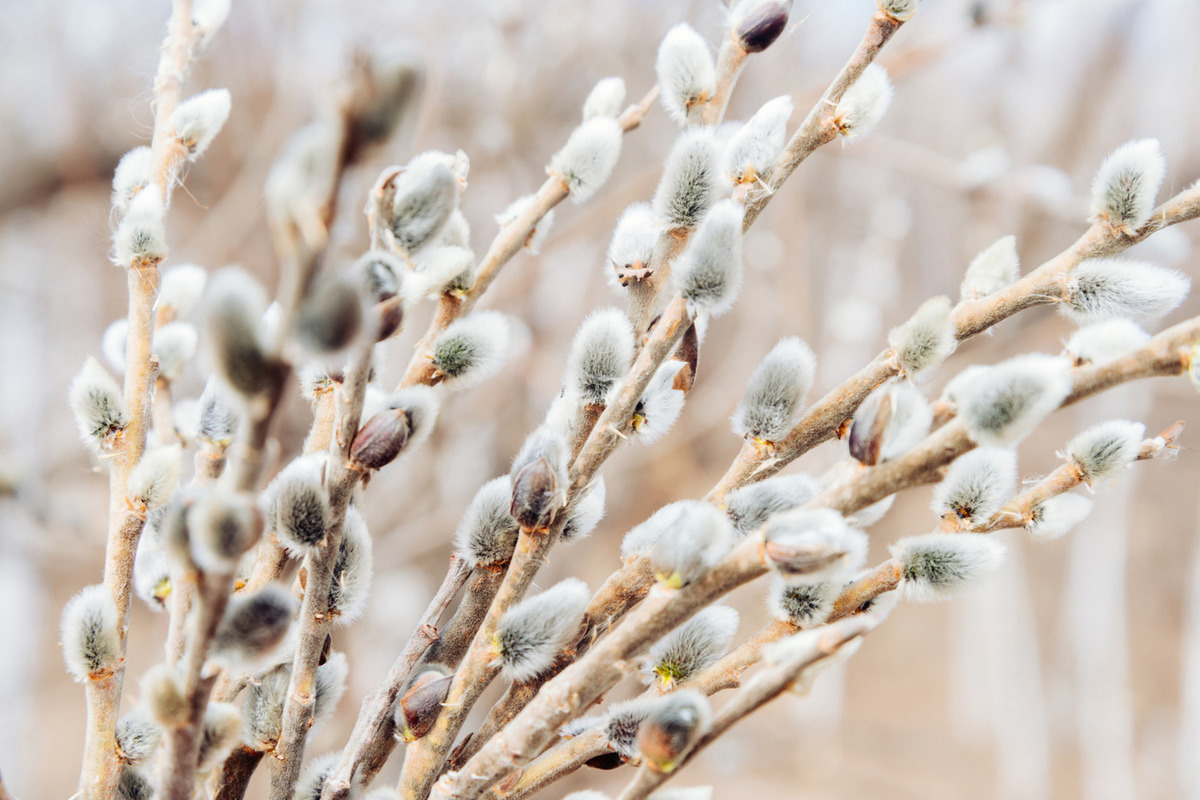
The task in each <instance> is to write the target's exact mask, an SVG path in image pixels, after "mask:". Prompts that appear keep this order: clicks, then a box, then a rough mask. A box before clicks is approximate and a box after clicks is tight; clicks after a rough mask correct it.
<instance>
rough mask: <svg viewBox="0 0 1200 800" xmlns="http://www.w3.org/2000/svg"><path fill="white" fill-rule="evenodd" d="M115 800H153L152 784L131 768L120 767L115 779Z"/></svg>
mask: <svg viewBox="0 0 1200 800" xmlns="http://www.w3.org/2000/svg"><path fill="white" fill-rule="evenodd" d="M116 800H154V784H153V783H151V782H150V779H149V778H147V777H146V776H145V774H143V773H142V771H141V770H138V769H134V768H133V767H122V768H121V774H120V776H119V777H118V778H117V793H116Z"/></svg>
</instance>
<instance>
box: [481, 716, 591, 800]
mask: <svg viewBox="0 0 1200 800" xmlns="http://www.w3.org/2000/svg"><path fill="white" fill-rule="evenodd" d="M611 752H612V748H611V747H609V745H608V740H607V739H606V738H605V736H604V732H603V731H602V730H600V728H599V727H596V728H590V729H588V730H586V731H584V732H583V733H581V734H579V735H578V736H575V737H574V738H571V739H568V740H566V741H565V742H559V743H558V744H556V745H555V746H554V747H552V748H550V749H549V750H547V751H546V752H544V753H542V754H541V755H540V756H538V757H537V758H536V759H534V760H533V761H532V762H530V764H529V766H527V767H525V769H523V770H522V771H521V773H520V778H518V779H517V781H516V782H515V783H514V784H513V785H512V787H511V788H509V787H508V786H507V785H506V786H504V787H503V791H501V787H494V788H493V789H492V790H491V792H489V793H488V797H489V799H490V800H524V798H526V797H529V796H531V795H533V794H536V793H538V792H540V791H541V790H542V789H545V788H546V787H547V786H549V785H550V784H552V783H554V782H555V781H559V780H562V779H563V778H565V777H566V776H567V775H570V774H571V773H572V772H575V771H576V770H577V769H579V768H580V767H582V766H584V765H585V764H586V763H587V762H589V761H591V760H592V759H593V758H595V757H596V756H602V755H604V754H605V753H611Z"/></svg>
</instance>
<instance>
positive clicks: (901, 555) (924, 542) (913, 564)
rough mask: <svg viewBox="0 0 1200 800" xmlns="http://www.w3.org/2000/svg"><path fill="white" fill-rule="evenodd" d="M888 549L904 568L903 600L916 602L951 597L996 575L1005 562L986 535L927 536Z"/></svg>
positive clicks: (1001, 550) (997, 546) (997, 544)
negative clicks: (993, 574)
mask: <svg viewBox="0 0 1200 800" xmlns="http://www.w3.org/2000/svg"><path fill="white" fill-rule="evenodd" d="M888 549H889V551H890V552H891V554H892V558H894V559H896V560H897V561H899V562H900V564H901V567H902V569H903V579H902V582H901V584H900V589H901V591H902V593H903V594H904V597H905V598H906V599H908V600H914V601H916V602H918V603H927V602H931V601H934V600H946V599H948V598H950V597H953V596H954V595H956V594H958V593H959V592H960V591H962V590H963V589H964V588H966V587H967V586H968V585H969V584H971V583H973V582H975V581H977V580H979V579H981V578H984V577H986V576H987V575H990V574H992V573H993V572H995V571H996V570H997V569H999V568H1000V564H1001V563H1002V562H1003V560H1004V545H1002V544H1000V542H998V541H997V540H996V539H995V538H993V537H992V536H988V535H963V534H961V533H927V534H924V535H922V536H909V537H907V538H904V539H901V540H900V541H898V542H896V543H895V544H894V545H892V546H891V547H890V548H888Z"/></svg>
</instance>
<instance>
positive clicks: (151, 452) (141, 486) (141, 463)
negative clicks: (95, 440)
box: [125, 444, 183, 509]
mask: <svg viewBox="0 0 1200 800" xmlns="http://www.w3.org/2000/svg"><path fill="white" fill-rule="evenodd" d="M182 475H183V449H182V448H181V447H180V446H179V445H177V444H173V445H165V446H163V447H151V448H150V449H148V450H146V452H145V453H143V454H142V457H141V459H139V460H138V463H137V466H135V467H134V468H133V469H132V470H130V472H129V478H128V480H127V482H126V486H125V496H126V497H128V498H129V499H130V500H132V501H134V502H135V503H138V504H140V505H141V506H143V507H145V508H147V509H150V508H157V507H158V506H161V505H162V504H163V503H165V502H166V501H167V498H168V497H170V496H171V492H173V491H175V487H176V486H178V485H179V478H180V476H182Z"/></svg>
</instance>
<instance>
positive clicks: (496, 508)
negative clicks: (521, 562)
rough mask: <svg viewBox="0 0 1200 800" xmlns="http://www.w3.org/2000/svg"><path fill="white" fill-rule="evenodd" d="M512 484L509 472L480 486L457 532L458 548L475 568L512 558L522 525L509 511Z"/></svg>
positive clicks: (464, 558) (463, 557) (455, 535)
mask: <svg viewBox="0 0 1200 800" xmlns="http://www.w3.org/2000/svg"><path fill="white" fill-rule="evenodd" d="M511 504H512V484H511V483H510V482H509V478H508V476H507V475H502V476H500V477H499V478H493V479H492V480H490V481H488V482H487V483H485V484H484V485H483V486H481V487H480V488H479V491H478V492H476V493H475V497H474V498H472V500H471V503H470V505H468V506H467V510H466V512H465V513H464V514H463V518H462V521H461V522H459V524H458V529H457V530H456V531H455V533H454V542H455V549H456V551H457V552H458V554H459V556H460V557H461V558H462V559H463V560H464V561H465V562H466V564H467V566H469V567H471V568H472V569H473V568H475V567H476V566H479V565H481V564H482V565H492V564H502V563H505V562H507V561H508V559H509V558H511V557H512V553H513V549H514V548H515V547H516V545H517V535H518V534H519V533H520V531H521V528H520V526H519V525H517V521H516V520H515V519H513V516H512V514H511V513H509V507H510V505H511Z"/></svg>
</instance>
